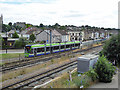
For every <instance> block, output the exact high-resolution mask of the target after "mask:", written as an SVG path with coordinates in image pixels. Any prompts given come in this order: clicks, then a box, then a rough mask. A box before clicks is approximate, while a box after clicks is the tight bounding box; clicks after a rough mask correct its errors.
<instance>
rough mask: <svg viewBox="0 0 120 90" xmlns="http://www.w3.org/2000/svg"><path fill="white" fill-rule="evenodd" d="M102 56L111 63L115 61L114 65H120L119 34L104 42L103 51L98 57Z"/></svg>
mask: <svg viewBox="0 0 120 90" xmlns="http://www.w3.org/2000/svg"><path fill="white" fill-rule="evenodd" d="M102 55H104V56H106V58H107V59H108V60H109V61H111V62H114V61H115V65H118V64H119V65H120V33H119V34H118V35H116V36H112V37H111V38H110V40H107V41H106V43H105V45H104V46H103V50H102V51H101V52H100V56H102Z"/></svg>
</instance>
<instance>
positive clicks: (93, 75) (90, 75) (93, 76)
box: [86, 68, 98, 81]
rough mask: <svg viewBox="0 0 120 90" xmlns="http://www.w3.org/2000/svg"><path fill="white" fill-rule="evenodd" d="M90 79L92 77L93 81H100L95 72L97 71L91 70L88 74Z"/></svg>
mask: <svg viewBox="0 0 120 90" xmlns="http://www.w3.org/2000/svg"><path fill="white" fill-rule="evenodd" d="M86 74H87V75H88V76H89V77H91V79H92V81H95V80H97V79H98V74H97V73H96V72H95V69H93V68H90V70H89V71H88V72H87V73H86Z"/></svg>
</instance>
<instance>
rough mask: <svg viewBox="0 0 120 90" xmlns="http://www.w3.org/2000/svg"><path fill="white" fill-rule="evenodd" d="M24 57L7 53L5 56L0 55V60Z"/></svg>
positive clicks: (22, 54)
mask: <svg viewBox="0 0 120 90" xmlns="http://www.w3.org/2000/svg"><path fill="white" fill-rule="evenodd" d="M19 55H20V57H23V56H24V53H7V54H0V58H2V59H3V60H4V59H11V58H19Z"/></svg>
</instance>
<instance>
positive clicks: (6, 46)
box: [6, 27, 7, 53]
mask: <svg viewBox="0 0 120 90" xmlns="http://www.w3.org/2000/svg"><path fill="white" fill-rule="evenodd" d="M6 53H7V27H6Z"/></svg>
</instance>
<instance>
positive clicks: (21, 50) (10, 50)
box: [0, 49, 24, 54]
mask: <svg viewBox="0 0 120 90" xmlns="http://www.w3.org/2000/svg"><path fill="white" fill-rule="evenodd" d="M2 53H6V50H0V54H2ZM7 53H24V49H8V50H7Z"/></svg>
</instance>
